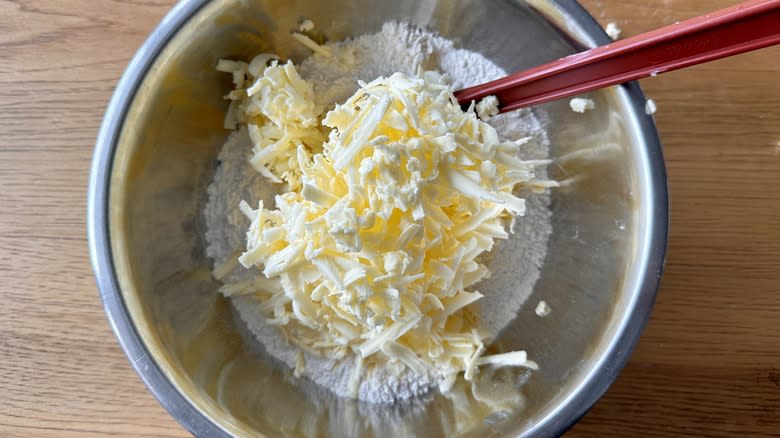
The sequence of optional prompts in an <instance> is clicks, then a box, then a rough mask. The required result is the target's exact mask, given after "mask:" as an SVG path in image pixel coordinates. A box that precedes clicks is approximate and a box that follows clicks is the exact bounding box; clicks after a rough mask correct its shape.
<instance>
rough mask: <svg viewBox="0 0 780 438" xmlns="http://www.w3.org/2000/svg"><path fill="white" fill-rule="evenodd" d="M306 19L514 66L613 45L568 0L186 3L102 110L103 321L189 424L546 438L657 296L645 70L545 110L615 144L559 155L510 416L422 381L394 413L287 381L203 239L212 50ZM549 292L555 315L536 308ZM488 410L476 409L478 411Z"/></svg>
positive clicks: (657, 163)
mask: <svg viewBox="0 0 780 438" xmlns="http://www.w3.org/2000/svg"><path fill="white" fill-rule="evenodd" d="M302 18H311V19H312V20H314V22H315V23H316V24H317V26H318V27H317V31H318V32H321V33H322V34H323V36H326V37H327V38H329V39H336V40H338V39H343V38H345V37H348V36H352V35H359V34H364V33H369V32H375V31H377V30H378V29H379V28H380V26H381V24H382V23H383V22H385V21H387V20H390V19H396V20H408V21H412V22H414V23H417V24H420V25H423V26H429V27H431V28H434V29H436V30H438V31H439V32H440V33H441V34H443V35H444V36H446V37H448V38H451V39H454V40H455V41H456V42H457V44H458V45H460V46H462V47H465V48H468V49H471V50H475V51H478V52H481V53H482V54H484V55H485V56H486V57H488V58H490V59H491V60H493V61H494V62H496V63H497V64H498V65H500V66H501V67H503V68H504V69H505V70H507V71H516V70H520V69H523V68H527V67H530V66H533V65H536V64H539V63H542V62H545V61H550V60H552V59H555V58H558V57H561V56H564V55H567V54H569V53H572V52H574V51H576V50H579V49H581V48H583V47H591V46H595V45H597V44H603V43H606V42H608V39H607V37H606V35H605V34H604V33H603V31H602V30H601V28H600V27H599V26H598V25H597V24H596V22H595V21H594V20H593V19H592V18H591V17H590V16H589V15H588V14H587V13H586V12H585V10H583V9H582V8H581V7H580V6H579V5H578V4H577V3H576V2H574V1H557V2H556V1H543V0H527V1H525V2H523V1H519V0H423V1H418V0H399V1H383V0H360V1H349V0H331V1H327V2H326V1H318V0H286V1H279V0H214V1H206V0H194V1H183V2H181V3H179V4H178V5H177V6H176V7H175V8H174V10H173V11H171V13H170V14H169V15H168V16H167V17H166V18H165V19H164V21H163V22H162V23H161V24H160V26H159V27H158V28H157V30H155V32H154V33H153V34H152V36H151V37H150V38H149V40H148V41H147V42H146V43H145V44H144V45H143V47H142V48H141V50H140V51H139V52H138V54H137V55H136V56H135V58H134V59H133V60H132V62H131V64H130V66H129V67H128V69H127V71H126V73H125V75H124V76H123V78H122V80H121V82H120V84H119V86H118V87H117V89H116V93H115V94H114V97H113V99H112V100H111V103H110V105H109V107H108V111H107V113H106V116H105V120H104V122H103V125H102V128H101V130H100V134H99V137H98V141H97V145H96V150H95V156H94V162H93V165H92V173H91V177H90V187H89V190H90V192H89V238H90V251H91V256H92V263H93V265H94V269H95V272H96V276H97V281H98V285H99V288H100V293H101V296H102V298H103V301H104V303H105V308H106V312H107V314H108V318H109V321H110V322H111V325H112V327H113V329H114V331H115V333H116V335H117V337H118V338H119V341H120V343H121V344H122V347H123V348H124V350H125V352H126V353H127V356H128V358H129V359H130V361H131V362H132V364H133V367H135V369H136V370H137V371H138V373H139V375H140V376H141V378H142V379H143V380H144V382H145V383H146V384H147V386H148V387H149V389H150V390H151V391H152V393H154V395H155V396H156V397H157V399H158V400H159V401H160V403H162V404H163V405H164V406H165V407H166V408H167V409H168V411H170V412H171V414H172V415H173V416H174V417H176V419H177V420H179V421H180V422H181V423H182V424H183V425H184V426H185V427H186V428H187V429H189V430H190V431H191V432H193V433H194V434H195V435H198V436H224V435H238V436H247V435H252V436H256V435H262V434H264V435H269V436H283V435H285V434H286V435H291V436H294V435H306V434H308V435H312V434H314V435H332V436H371V435H376V436H382V435H390V436H400V435H404V434H408V435H416V436H428V437H435V436H443V435H448V436H449V435H458V434H463V435H476V434H485V435H486V436H504V435H519V436H554V435H558V434H560V433H562V432H563V431H564V430H566V428H568V427H569V426H570V425H571V424H573V423H574V422H575V421H576V420H577V419H578V418H579V417H580V416H582V415H583V414H584V413H585V412H586V411H587V409H588V408H589V407H590V406H591V405H592V404H593V403H594V402H595V401H596V399H597V398H598V397H599V396H601V395H602V394H603V393H604V391H605V390H606V389H607V387H608V386H609V384H610V383H611V382H612V381H613V379H614V378H615V376H616V375H617V373H618V371H619V370H620V368H621V367H622V366H623V364H624V363H625V362H626V360H627V357H628V355H629V353H630V351H631V349H632V347H633V346H634V344H635V343H636V341H637V339H638V337H639V334H640V332H641V330H642V328H643V326H644V324H645V322H646V320H647V317H648V314H649V312H650V309H651V307H652V303H653V300H654V296H655V292H656V288H657V286H658V281H659V276H660V273H661V268H662V265H663V258H664V252H665V248H666V235H667V189H666V177H665V171H664V165H663V158H662V155H661V148H660V144H659V141H658V138H657V134H656V131H655V126H654V124H653V120H652V118H651V117H650V116H647V115H645V114H644V111H643V108H644V104H645V98H644V96H643V95H642V93H641V91H640V89H639V87H638V86H637V84H635V83H634V84H629V85H627V86H622V87H618V88H613V89H609V90H604V91H601V92H597V93H592V97H593V98H594V99H595V100H596V104H597V107H596V109H595V110H593V111H589V112H588V113H586V114H575V113H573V112H571V111H570V110H569V108H568V105H567V102H556V103H553V104H549V105H544V106H541V107H539V108H536V109H535V111H538V114H539V115H540V116H543V117H546V118H547V119H548V120H549V121H550V127H551V128H550V135H551V143H552V149H551V153H552V156H553V157H560V156H562V155H564V154H567V153H569V152H572V151H576V150H586V149H588V148H593V147H598V146H600V145H605V144H611V145H613V146H612V147H611V148H607V149H609V150H611V153H609V154H600V155H598V156H591V157H585V158H583V159H581V160H573V161H569V162H567V163H566V165H561V166H553V167H552V168H551V169H550V172H551V173H552V176H553V177H557V178H565V177H568V176H571V175H578V176H579V179H578V182H577V183H576V184H575V185H574V186H573V187H571V188H569V189H568V190H553V191H552V192H551V209H552V212H553V216H552V217H553V236H552V238H551V240H550V242H549V250H548V255H547V259H546V260H545V262H544V265H543V267H542V274H541V278H540V279H539V281H538V282H537V283H536V286H535V289H534V292H533V295H532V297H531V300H529V302H528V304H527V305H526V306H525V308H524V309H523V310H522V311H521V313H520V314H519V316H518V317H517V318H516V320H515V321H514V322H513V323H512V324H511V325H510V326H509V327H508V329H506V330H505V331H504V332H503V333H502V334H501V335H500V336H499V339H498V342H500V343H501V344H502V345H503V346H504V348H507V349H512V348H522V349H525V350H527V351H528V353H529V355H530V357H532V358H533V359H534V360H535V361H536V362H538V363H539V364H540V365H541V370H540V371H539V372H536V373H533V374H531V375H530V377H529V378H528V380H527V382H525V384H524V386H523V387H522V392H523V395H524V399H525V403H524V405H523V406H522V408H518V409H516V411H515V412H513V413H512V414H511V415H506V416H502V417H496V416H491V415H488V414H489V413H486V414H485V415H483V417H485V418H481V417H480V418H477V420H478V421H477V422H475V423H474V422H472V423H468V424H466V425H464V424H465V423H463V421H462V420H463V417H462V415H459V414H457V413H455V412H454V411H453V410H452V407H451V406H450V405H447V403H446V402H444V401H442V400H440V399H441V396H431V397H429V398H427V399H426V400H424V401H423V402H420V403H417V404H411V405H408V406H406V405H405V406H400V407H396V408H391V409H378V408H376V407H372V406H370V405H364V404H361V403H356V402H351V401H346V400H339V399H336V398H334V397H331V396H329V395H327V394H326V393H323V392H322V391H317V390H316V389H312V388H310V387H308V386H306V385H299V384H296V383H293V382H292V381H291V380H290V379H289V378H288V376H287V374H286V372H285V371H284V370H280V369H278V368H277V367H275V366H274V364H273V363H272V362H271V361H269V360H268V359H266V358H264V357H263V356H262V354H258V353H257V352H255V351H253V349H252V348H250V347H247V343H246V342H244V341H242V333H241V329H240V327H238V326H237V325H236V324H235V322H234V318H233V315H232V313H231V307H230V305H229V303H227V302H226V301H225V300H224V299H222V298H221V297H220V296H218V294H217V293H216V289H217V287H218V283H217V282H216V281H214V280H213V279H212V278H211V275H210V272H209V261H208V260H207V259H206V257H205V254H204V237H203V232H204V219H203V217H202V213H201V211H202V208H203V205H204V202H205V198H206V185H207V184H208V182H209V181H210V179H211V177H212V176H213V172H214V168H215V163H216V161H215V158H216V155H217V153H218V151H219V148H220V146H221V144H222V142H223V141H224V140H225V138H226V136H227V132H226V131H225V130H224V129H223V128H222V119H223V114H224V111H225V109H226V102H225V101H224V100H223V99H222V96H223V95H224V94H225V92H226V91H227V89H228V88H229V79H228V80H227V82H226V78H225V77H224V75H222V74H220V73H217V72H216V71H215V70H214V66H215V63H216V61H217V59H218V58H221V57H238V58H245V59H248V58H251V56H252V55H253V54H256V53H258V52H263V51H273V52H275V53H278V54H279V55H281V56H282V57H284V58H286V57H292V58H293V59H298V60H300V58H301V57H302V56H304V55H305V53H306V52H305V51H304V50H303V49H301V48H300V47H298V46H297V45H295V44H294V43H293V42H292V41H291V39H290V38H289V36H288V32H289V31H290V30H292V29H294V28H295V27H296V25H297V23H298V22H299V20H300V19H302ZM540 299H544V300H546V301H547V303H548V304H549V305H550V306H551V307H552V309H553V313H552V314H551V315H550V316H548V317H546V318H541V317H538V316H537V315H535V314H534V310H533V307H534V305H535V303H536V302H537V301H538V300H540ZM480 415H481V414H480Z"/></svg>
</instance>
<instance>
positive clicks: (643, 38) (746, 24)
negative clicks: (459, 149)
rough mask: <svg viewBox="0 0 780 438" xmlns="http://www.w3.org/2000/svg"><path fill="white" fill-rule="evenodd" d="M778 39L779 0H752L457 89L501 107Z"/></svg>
mask: <svg viewBox="0 0 780 438" xmlns="http://www.w3.org/2000/svg"><path fill="white" fill-rule="evenodd" d="M778 43H780V0H754V1H748V2H744V3H740V4H738V5H735V6H732V7H730V8H726V9H722V10H720V11H717V12H713V13H710V14H707V15H703V16H700V17H696V18H692V19H689V20H686V21H682V22H677V23H675V24H672V25H670V26H666V27H662V28H660V29H657V30H654V31H651V32H647V33H643V34H641V35H637V36H634V37H631V38H626V39H624V40H621V41H617V42H614V43H611V44H607V45H605V46H601V47H596V48H594V49H590V50H587V51H584V52H581V53H577V54H574V55H571V56H567V57H565V58H561V59H559V60H557V61H553V62H550V63H548V64H544V65H541V66H538V67H534V68H532V69H529V70H525V71H522V72H518V73H514V74H512V75H509V76H507V77H504V78H501V79H498V80H495V81H493V82H488V83H486V84H481V85H476V86H473V87H469V88H465V89H463V90H460V91H457V92H455V97H457V99H458V101H459V102H460V103H461V104H462V105H464V106H467V105H469V104H470V103H471V102H472V101H479V100H480V99H482V98H483V97H486V96H490V95H494V96H496V97H497V98H498V102H499V111H500V112H506V111H511V110H514V109H518V108H522V107H526V106H530V105H536V104H540V103H544V102H549V101H552V100H557V99H562V98H565V97H570V96H574V95H577V94H581V93H585V92H587V91H591V90H595V89H597V88H603V87H607V86H610V85H616V84H621V83H624V82H628V81H632V80H635V79H639V78H643V77H646V76H655V75H656V74H660V73H665V72H667V71H671V70H677V69H680V68H684V67H688V66H691V65H695V64H701V63H704V62H708V61H713V60H716V59H720V58H724V57H727V56H732V55H737V54H740V53H744V52H748V51H751V50H756V49H760V48H763V47H768V46H771V45H775V44H778Z"/></svg>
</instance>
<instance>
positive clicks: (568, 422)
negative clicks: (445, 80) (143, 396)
mask: <svg viewBox="0 0 780 438" xmlns="http://www.w3.org/2000/svg"><path fill="white" fill-rule="evenodd" d="M208 3H209V0H183V1H180V2H179V3H178V4H176V5H175V6H174V7H173V8H172V9H171V10H170V11H169V12H168V14H166V16H165V17H164V18H163V19H162V21H161V22H160V24H159V25H158V26H157V27H156V28H155V30H154V31H153V32H152V33H151V35H150V36H149V38H148V39H147V40H146V41H145V42H144V43H143V45H142V46H141V48H140V49H139V50H138V51H137V52H136V54H135V55H134V56H133V58H132V60H131V61H130V63H129V64H128V66H127V68H126V69H125V71H124V73H123V75H122V78H121V79H120V81H119V83H118V85H117V87H116V90H115V92H114V94H113V96H112V97H111V100H110V102H109V104H108V107H107V109H106V112H105V115H104V118H103V121H102V123H101V126H100V130H99V132H98V136H97V140H96V143H95V150H94V154H93V159H92V164H91V169H90V176H89V189H88V199H87V235H88V241H89V254H90V259H91V264H92V268H93V271H94V274H95V279H96V283H97V286H98V290H99V294H100V297H101V299H102V301H103V306H104V309H105V312H106V317H107V319H108V322H109V324H110V326H111V329H112V330H113V331H114V335H115V336H116V338H117V340H118V341H119V343H120V345H121V347H122V349H123V350H124V353H125V355H126V356H127V357H128V360H129V361H130V363H131V365H132V366H133V368H134V369H135V371H136V373H137V374H138V375H139V377H140V378H141V380H142V381H143V382H144V384H145V385H146V387H147V388H148V389H149V391H150V392H151V393H152V394H153V395H154V397H155V398H156V399H157V401H158V402H159V403H160V404H161V405H162V406H163V407H164V408H165V409H166V410H167V411H168V412H169V413H170V414H171V415H172V416H173V417H174V418H175V419H176V420H177V421H178V422H179V423H180V424H181V425H182V426H184V427H185V428H186V429H187V430H188V431H189V432H190V433H192V434H193V435H195V436H209V437H229V436H231V435H230V434H229V433H228V432H227V431H225V430H224V429H222V428H221V427H220V426H219V425H218V424H216V423H214V422H213V421H212V420H211V419H210V418H209V417H208V416H206V415H205V414H204V413H203V412H201V411H200V410H199V409H198V408H197V407H196V406H194V405H193V404H192V403H191V402H190V401H189V400H188V399H187V397H185V396H184V395H183V394H182V393H181V392H180V391H179V389H178V388H177V387H175V386H174V385H173V383H172V382H171V381H169V380H168V378H167V377H166V376H165V374H164V373H163V371H162V369H161V368H160V366H159V365H158V364H157V362H156V361H155V359H154V358H153V357H152V356H151V354H150V353H149V350H148V349H147V348H146V346H145V345H144V343H143V341H142V339H141V337H140V336H139V333H138V331H137V329H136V327H135V325H134V323H133V321H132V319H131V317H130V314H129V311H128V309H127V307H126V304H125V302H124V299H123V297H122V294H121V292H120V288H119V284H118V280H117V275H116V271H115V268H114V261H113V255H112V252H111V247H110V242H111V240H110V237H109V220H108V207H109V199H108V197H109V183H110V178H111V169H112V165H113V160H114V154H115V149H116V145H117V141H118V139H119V135H120V132H121V128H122V125H123V123H124V120H125V117H126V115H127V112H128V110H129V108H130V105H131V103H132V101H133V99H134V97H135V94H136V91H137V90H138V88H139V87H140V85H141V83H142V82H143V80H144V78H145V75H146V73H147V71H148V70H149V69H150V68H151V67H152V65H153V64H154V62H155V61H156V60H157V57H158V55H159V54H160V53H161V52H162V50H163V49H164V48H165V46H166V45H167V44H168V42H169V41H170V40H171V39H172V38H173V37H174V36H175V35H176V33H177V32H178V31H179V29H180V28H181V27H182V26H183V25H184V24H185V23H186V22H187V21H188V20H189V19H190V18H192V17H193V16H194V15H195V14H196V13H198V11H200V10H201V9H202V8H203V7H204V6H205V5H206V4H208ZM528 3H532V2H531V1H528ZM550 3H551V4H552V5H553V6H555V7H556V8H557V9H558V10H559V11H561V12H563V13H564V14H565V15H566V16H567V17H569V18H570V19H571V20H572V21H574V22H575V23H576V24H577V25H578V26H579V27H580V28H581V30H582V31H583V33H584V34H585V35H586V36H587V37H588V38H589V39H590V40H591V41H590V43H592V44H594V45H603V44H607V43H609V42H611V40H610V39H609V37H608V36H607V34H606V33H605V32H604V30H603V29H602V28H601V26H600V25H599V24H598V23H597V22H596V20H595V19H594V18H593V17H592V16H591V15H590V14H589V13H588V12H587V10H586V9H585V8H584V7H582V6H581V5H580V4H579V3H578V2H577V1H576V0H550ZM620 88H621V89H622V92H623V93H625V95H626V97H627V99H628V100H629V101H630V103H631V111H633V112H635V113H637V114H638V113H639V112H641V109H643V108H644V106H645V102H646V100H647V99H646V98H645V95H644V93H643V92H642V90H641V89H640V87H639V84H638V83H637V82H630V83H628V84H624V85H621V86H620ZM641 115H642V116H644V114H641ZM635 119H636V123H635V124H634V127H635V128H636V129H637V130H638V132H639V133H640V134H641V136H642V138H643V139H644V142H645V144H646V146H647V150H646V159H647V161H646V163H645V165H646V170H647V176H648V181H650V182H651V183H652V185H651V187H649V188H648V190H649V193H648V197H647V198H648V199H647V203H648V205H652V206H653V208H652V210H651V212H650V213H651V215H650V216H651V217H649V218H648V219H649V226H648V230H649V231H648V234H649V235H648V236H647V246H646V248H645V260H646V263H645V264H644V266H642V272H640V274H639V278H638V285H639V286H638V287H639V290H638V292H637V293H636V295H635V299H634V300H633V302H632V303H631V304H630V307H629V309H628V312H627V313H626V314H627V315H630V318H626V321H624V323H623V324H622V325H621V326H620V327H619V329H618V334H617V336H615V337H613V338H612V339H611V340H610V341H609V345H608V346H607V347H606V349H605V350H604V354H603V355H602V356H601V357H600V358H599V360H598V363H597V364H596V365H595V366H594V367H593V369H591V370H590V372H589V373H588V374H587V376H586V377H585V379H584V381H583V383H582V384H581V385H579V386H577V387H576V388H575V389H574V391H573V393H572V394H571V395H570V397H569V398H568V400H566V401H565V403H562V404H561V405H560V406H558V407H556V408H555V409H554V410H552V411H551V412H550V413H549V414H547V415H546V416H545V417H544V418H543V419H542V420H541V421H539V422H537V423H536V424H535V425H534V426H533V427H531V428H530V429H528V430H526V431H525V432H524V433H523V435H522V436H559V435H561V434H563V433H564V432H565V431H566V430H567V429H569V428H570V427H571V426H573V425H574V424H575V423H576V422H577V421H578V420H579V419H580V418H581V417H582V416H584V415H585V414H586V413H587V412H588V411H589V410H590V408H591V407H592V406H593V404H594V403H595V402H596V401H597V400H598V399H599V398H600V397H601V396H602V395H603V394H604V393H605V392H606V391H607V389H608V388H609V386H610V385H611V384H612V382H613V381H614V380H615V378H616V377H617V375H618V373H619V372H620V370H621V369H622V368H623V367H624V366H625V364H626V362H627V361H628V358H629V356H630V354H631V352H632V351H633V349H634V347H635V346H636V343H637V341H638V340H639V337H640V335H641V333H642V331H643V329H644V327H645V325H646V323H647V321H648V319H649V315H650V312H651V310H652V307H653V304H654V302H655V296H656V293H657V290H658V286H659V283H660V278H661V273H662V271H663V266H664V259H665V254H666V248H667V239H668V225H669V208H668V188H667V179H666V168H665V165H664V159H663V153H662V149H661V142H660V139H659V137H658V132H657V130H656V126H655V122H654V120H653V118H652V117H651V116H645V117H635Z"/></svg>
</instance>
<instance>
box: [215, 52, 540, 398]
mask: <svg viewBox="0 0 780 438" xmlns="http://www.w3.org/2000/svg"><path fill="white" fill-rule="evenodd" d="M273 58H274V57H273V56H272V55H260V56H259V57H258V58H256V59H255V61H253V62H252V63H251V64H246V63H240V62H229V61H223V62H221V63H220V65H219V66H218V68H219V69H220V70H222V71H227V72H231V73H233V76H234V82H235V85H236V90H234V91H233V92H231V94H230V95H229V96H228V98H230V99H231V100H232V101H233V102H232V105H231V110H230V111H229V113H228V116H227V119H226V126H229V127H232V128H235V127H236V125H237V124H247V126H248V130H249V133H250V136H251V139H252V142H253V147H254V148H253V151H252V156H251V158H250V161H251V163H252V165H253V166H254V168H255V169H256V170H257V171H258V172H260V173H261V174H263V175H264V176H265V177H266V178H268V179H269V180H271V181H273V182H277V183H285V184H286V188H287V192H286V193H284V194H281V195H278V196H277V197H276V198H275V204H276V205H275V206H274V208H267V207H271V206H265V205H263V204H262V203H260V205H259V206H257V208H256V209H254V208H253V207H252V206H249V205H248V204H246V203H245V202H242V204H241V209H242V211H243V212H244V213H245V214H246V215H247V217H249V218H250V220H251V226H250V227H249V230H248V232H247V247H246V251H245V252H244V253H243V254H241V256H240V257H239V261H240V263H241V264H242V265H243V266H244V267H246V268H250V267H253V266H257V267H258V268H259V269H260V270H261V271H262V272H263V274H264V277H265V278H258V279H253V280H249V281H246V282H242V283H232V284H226V285H224V286H223V287H222V289H221V292H222V293H223V294H224V295H226V296H232V295H238V294H254V295H255V296H257V297H258V298H260V301H261V302H262V304H261V305H260V306H259V308H258V311H259V312H261V313H262V314H263V315H264V316H265V317H266V318H267V320H268V321H269V322H270V323H272V324H275V325H278V326H279V328H280V329H281V330H282V331H283V333H284V334H285V336H286V337H287V338H288V339H289V341H290V342H291V343H293V344H294V345H296V346H298V347H300V348H301V349H303V350H305V351H307V352H311V353H316V354H319V355H322V356H326V357H330V358H335V359H344V360H355V361H356V363H357V366H356V367H355V374H354V378H353V379H352V385H351V391H352V392H353V394H354V395H355V396H357V391H358V387H359V384H360V382H359V376H360V373H361V372H362V370H363V369H365V368H366V367H377V366H382V365H383V364H386V363H388V362H397V361H400V362H401V363H403V364H405V365H406V366H407V367H409V368H410V369H412V370H414V371H415V372H417V373H420V374H429V375H434V376H437V377H438V378H439V379H440V381H441V382H442V383H441V384H440V389H441V390H442V391H447V390H448V389H449V388H451V386H452V385H453V383H454V382H455V379H456V378H457V376H458V375H460V373H463V374H464V376H465V378H466V380H471V378H472V376H473V374H474V373H475V371H476V370H477V369H478V367H480V366H481V365H485V364H491V365H495V366H525V367H530V368H535V367H536V365H535V364H534V363H533V362H531V361H529V360H527V358H526V354H525V352H522V351H517V352H511V353H504V354H497V355H488V356H485V355H483V353H484V351H485V340H486V339H487V337H488V336H489V335H494V334H487V333H484V332H483V331H482V330H481V329H480V326H479V321H478V320H477V318H476V316H475V313H474V312H472V311H470V309H469V307H470V305H472V304H473V303H475V302H477V301H478V300H479V299H480V298H481V297H482V294H481V293H480V292H479V291H477V290H474V289H473V286H474V285H475V284H476V283H478V282H479V281H480V280H482V279H484V278H486V277H487V276H488V275H489V272H488V270H487V268H486V267H485V265H484V264H482V263H480V261H479V260H480V255H483V254H485V253H487V252H489V251H490V250H491V248H493V244H494V241H495V239H505V238H507V237H508V234H507V230H506V226H507V224H508V223H509V222H511V221H513V220H514V218H515V216H517V215H522V214H523V212H524V209H525V202H524V200H523V199H521V198H519V197H517V196H515V195H513V190H514V189H515V188H517V187H519V186H527V187H531V188H538V189H542V188H544V186H545V185H548V184H549V183H545V182H535V180H534V173H533V169H534V166H536V165H539V164H545V163H542V162H527V161H521V160H519V159H518V158H517V156H518V151H519V148H520V146H521V145H522V144H523V143H524V142H525V141H527V139H520V140H517V141H501V140H500V139H499V137H498V134H497V133H496V130H495V129H494V128H493V127H491V126H490V125H488V124H487V123H484V122H482V121H480V120H479V119H478V118H477V116H476V115H475V112H474V109H473V107H472V108H470V109H469V110H468V111H463V110H462V109H461V107H460V106H459V104H458V102H457V101H456V99H455V97H454V96H453V93H452V90H451V89H450V87H449V86H448V85H447V83H446V82H445V78H444V77H442V75H440V74H438V73H436V72H433V71H426V72H421V73H420V74H419V75H418V76H409V75H404V74H400V73H396V74H394V75H392V76H390V77H387V78H379V79H377V80H375V81H373V82H370V83H368V84H366V83H360V89H359V90H358V91H357V92H356V93H355V94H354V95H353V96H352V97H351V98H349V99H348V100H347V101H346V102H344V103H343V104H341V105H336V107H335V108H334V109H332V110H331V111H330V112H328V113H327V114H325V115H323V114H318V113H317V111H316V109H315V105H314V103H313V102H314V96H313V91H312V87H311V85H310V84H309V83H308V82H306V81H304V80H303V79H302V78H301V77H300V76H299V75H298V72H297V71H296V69H295V66H294V65H293V64H292V63H290V62H287V63H284V64H280V63H278V62H277V61H271V63H270V65H269V66H267V67H265V65H266V63H268V61H270V60H271V59H273ZM261 66H262V67H265V68H261ZM217 270H219V269H217ZM297 365H298V366H297V369H296V374H300V373H302V372H304V369H305V363H303V356H302V355H301V356H300V360H299V361H298V364H297Z"/></svg>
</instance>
